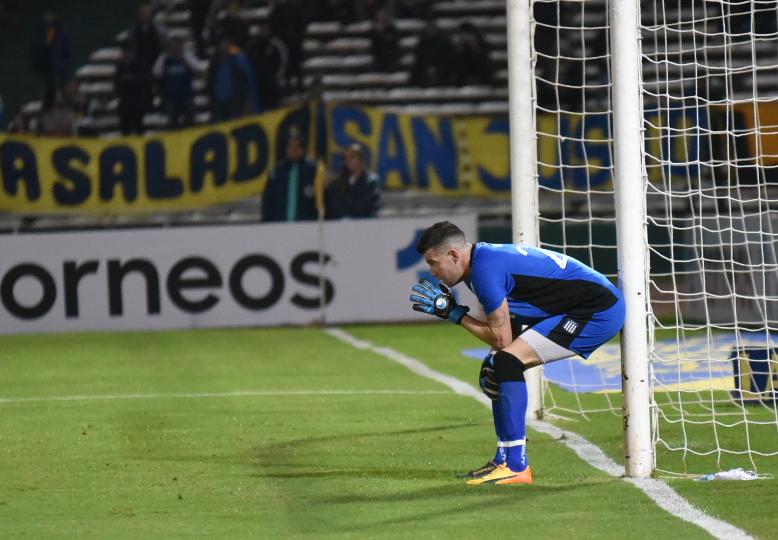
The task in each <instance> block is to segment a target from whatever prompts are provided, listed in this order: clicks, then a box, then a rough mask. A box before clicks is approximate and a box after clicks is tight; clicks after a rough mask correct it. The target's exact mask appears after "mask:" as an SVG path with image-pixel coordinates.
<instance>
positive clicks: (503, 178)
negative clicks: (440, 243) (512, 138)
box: [326, 103, 510, 196]
mask: <svg viewBox="0 0 778 540" xmlns="http://www.w3.org/2000/svg"><path fill="white" fill-rule="evenodd" d="M326 118H327V121H328V122H327V132H328V141H327V143H328V144H327V153H328V156H327V161H328V163H329V165H330V169H331V170H333V171H338V170H340V167H341V166H342V164H343V151H344V150H345V149H346V148H348V146H349V145H351V144H353V143H359V144H362V145H363V146H364V147H365V148H366V150H367V153H368V157H369V163H370V166H371V168H372V169H373V170H375V172H376V173H377V174H378V177H379V178H381V180H382V182H383V186H384V189H387V190H400V189H408V188H410V189H415V190H420V191H429V192H432V193H437V194H442V195H457V196H467V195H479V196H484V195H504V194H505V193H508V192H510V180H509V171H508V163H509V159H508V155H509V154H508V121H507V118H492V117H489V116H471V117H448V116H438V115H411V114H398V113H392V112H387V111H384V110H382V109H378V108H374V107H366V106H361V105H350V104H340V103H336V104H329V105H328V107H327V113H326Z"/></svg>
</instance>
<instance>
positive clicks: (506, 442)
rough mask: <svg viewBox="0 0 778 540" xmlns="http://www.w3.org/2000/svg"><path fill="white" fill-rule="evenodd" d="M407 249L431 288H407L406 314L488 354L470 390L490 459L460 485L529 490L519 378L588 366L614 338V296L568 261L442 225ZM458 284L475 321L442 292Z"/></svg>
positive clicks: (617, 298)
mask: <svg viewBox="0 0 778 540" xmlns="http://www.w3.org/2000/svg"><path fill="white" fill-rule="evenodd" d="M416 249H417V251H418V252H419V253H421V254H422V255H423V256H424V259H425V260H426V262H427V264H429V267H430V271H431V272H432V275H433V276H435V277H436V278H437V279H438V280H440V283H441V284H440V285H439V286H436V285H433V284H432V283H431V282H429V281H426V280H422V281H421V282H420V283H419V284H417V285H414V286H413V291H414V293H413V294H412V295H411V301H412V302H414V304H413V309H415V310H416V311H421V312H424V313H429V314H430V315H437V316H438V317H440V318H442V319H447V320H449V321H451V322H453V323H455V324H459V325H461V326H462V327H464V328H465V329H466V330H467V331H468V332H470V333H471V334H473V335H474V336H475V337H477V338H479V339H480V340H482V341H484V342H485V343H487V344H488V345H490V346H491V351H490V352H489V354H488V355H487V356H486V358H485V359H484V361H483V363H482V365H481V371H480V376H479V383H480V386H481V389H482V390H483V391H484V393H485V394H486V395H487V396H489V398H490V399H491V400H492V416H493V419H494V429H495V431H496V433H497V451H496V453H495V456H494V458H493V459H492V460H491V461H489V462H488V463H486V465H484V466H482V467H480V468H478V469H475V470H473V471H470V472H469V473H466V474H464V475H462V476H463V477H465V478H467V479H468V484H483V483H490V484H529V483H532V471H531V470H530V467H529V464H528V461H527V451H526V437H525V433H526V423H525V420H526V419H525V417H526V413H527V384H526V382H525V380H524V372H525V371H526V370H528V369H530V368H533V367H535V366H538V365H541V364H545V363H548V362H553V361H554V360H559V359H562V358H567V357H570V356H575V355H580V356H582V357H583V358H588V357H589V355H591V354H592V353H593V352H594V350H595V349H597V348H598V347H599V346H600V345H602V344H603V343H605V342H607V341H608V340H610V339H611V338H612V337H613V336H615V335H616V334H617V333H618V332H619V331H620V330H621V327H622V325H623V324H624V299H623V298H622V294H621V292H620V291H619V289H617V288H616V287H615V286H614V285H613V284H612V283H611V282H610V281H609V280H608V279H607V278H606V277H605V276H603V275H602V274H600V273H599V272H596V271H595V270H593V269H591V268H589V267H588V266H586V265H585V264H583V263H581V262H579V261H577V260H575V259H573V258H571V257H568V256H566V255H563V254H561V253H556V252H553V251H548V250H545V249H540V248H536V247H532V246H525V245H521V244H486V243H483V242H479V243H476V244H471V243H469V242H467V239H466V238H465V234H464V233H463V232H462V230H461V229H460V228H459V227H457V226H456V225H454V224H453V223H451V222H448V221H442V222H439V223H435V224H434V225H432V226H431V227H429V228H428V229H427V230H426V231H424V233H423V234H422V236H421V238H420V239H419V242H418V244H417V245H416ZM462 281H464V283H465V285H467V287H468V288H469V289H470V290H471V291H473V293H474V294H475V295H476V297H477V298H478V301H479V302H480V303H481V305H482V306H483V310H484V313H486V320H485V321H481V320H479V319H476V318H475V317H472V316H470V315H468V311H469V308H468V307H466V306H459V305H457V304H456V302H455V300H454V297H453V295H452V294H451V290H450V289H449V288H448V287H453V286H454V285H456V284H457V283H460V282H462Z"/></svg>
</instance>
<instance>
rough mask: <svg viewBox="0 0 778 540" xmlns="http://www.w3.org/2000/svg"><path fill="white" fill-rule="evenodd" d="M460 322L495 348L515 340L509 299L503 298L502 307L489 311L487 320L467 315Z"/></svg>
mask: <svg viewBox="0 0 778 540" xmlns="http://www.w3.org/2000/svg"><path fill="white" fill-rule="evenodd" d="M460 324H461V325H462V326H463V327H464V328H465V329H467V331H468V332H470V333H471V334H473V335H474V336H475V337H477V338H478V339H480V340H481V341H483V342H485V343H486V344H487V345H490V346H492V347H494V348H495V349H502V348H504V347H507V346H508V345H509V344H510V343H511V342H512V341H513V333H512V332H511V316H510V313H509V312H508V300H503V301H502V304H500V307H498V308H497V309H496V310H494V311H493V312H492V313H489V314H488V315H487V316H486V321H485V322H484V321H481V320H478V319H476V318H475V317H471V316H470V315H465V316H464V317H463V318H462V321H461V322H460Z"/></svg>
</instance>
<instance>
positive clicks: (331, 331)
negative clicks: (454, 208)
mask: <svg viewBox="0 0 778 540" xmlns="http://www.w3.org/2000/svg"><path fill="white" fill-rule="evenodd" d="M324 332H325V333H327V334H328V335H330V336H332V337H333V338H335V339H337V340H339V341H341V342H343V343H346V344H348V345H351V346H352V347H355V348H357V349H361V350H369V351H372V352H374V353H376V354H379V355H381V356H383V357H385V358H387V359H389V360H391V361H393V362H396V363H398V364H400V365H403V366H405V367H406V368H408V369H409V370H410V371H411V372H413V373H415V374H416V375H420V376H422V377H425V378H428V379H431V380H433V381H436V382H439V383H441V384H444V385H446V386H448V387H449V388H451V389H452V390H453V391H454V392H456V393H457V394H460V395H464V396H470V397H472V398H473V399H476V400H477V401H479V402H480V403H482V404H483V405H485V406H487V407H489V408H491V401H490V400H489V398H487V397H486V396H485V395H483V394H482V393H481V392H480V391H479V390H477V389H476V388H474V387H473V386H471V385H469V384H467V383H465V382H464V381H461V380H459V379H457V378H456V377H452V376H451V375H446V374H445V373H441V372H439V371H435V370H434V369H432V368H430V367H429V366H427V365H426V364H424V363H423V362H421V361H419V360H417V359H415V358H411V357H410V356H407V355H405V354H403V353H401V352H398V351H395V350H394V349H391V348H389V347H379V346H376V345H374V344H372V343H370V342H369V341H364V340H361V339H358V338H356V337H354V336H352V335H351V334H349V333H347V332H345V331H344V330H342V329H340V328H325V329H324ZM528 425H529V426H530V427H531V428H532V429H535V430H536V431H540V432H541V433H545V434H547V435H550V436H551V437H553V438H555V439H557V440H559V441H560V442H561V443H562V444H564V445H565V446H567V447H569V448H570V449H571V450H572V451H573V452H575V453H576V454H577V455H578V456H579V457H581V459H583V460H585V461H586V462H587V463H589V464H590V465H592V466H593V467H595V468H597V469H599V470H601V471H603V472H605V473H606V474H608V475H610V476H614V477H617V478H619V477H622V475H623V474H624V467H623V466H621V465H619V464H617V463H616V462H615V461H613V460H612V459H611V458H609V457H608V456H607V455H606V454H605V452H603V451H602V450H601V449H600V448H599V447H597V446H595V445H594V444H592V443H590V442H589V441H587V440H586V439H584V438H583V437H581V436H580V435H578V434H577V433H573V432H570V431H566V430H563V429H561V428H559V427H557V426H555V425H553V424H550V423H548V422H544V421H541V420H532V421H528ZM624 480H625V481H627V482H629V483H631V484H632V485H634V486H635V487H637V488H638V489H640V490H641V491H642V492H643V493H645V494H646V495H647V496H648V497H649V498H650V499H651V500H653V501H654V502H655V503H656V505H657V506H659V507H660V508H662V509H663V510H665V511H666V512H668V513H670V514H672V515H673V516H675V517H677V518H679V519H682V520H684V521H687V522H689V523H692V524H694V525H696V526H698V527H700V528H702V529H703V530H705V531H706V532H707V533H708V534H710V535H712V536H713V537H715V538H720V539H722V540H725V539H753V537H752V536H750V535H749V534H748V533H747V532H745V531H743V530H742V529H739V528H738V527H735V526H734V525H732V524H730V523H727V522H725V521H722V520H720V519H717V518H714V517H713V516H709V515H708V514H706V513H705V512H703V511H702V510H700V509H698V508H697V507H695V506H694V505H692V504H691V503H690V502H689V501H687V500H686V499H684V498H683V497H681V496H680V495H679V494H678V493H677V492H675V491H674V490H673V489H672V488H671V487H670V486H668V485H667V484H666V483H664V482H662V481H661V480H656V479H652V478H648V479H646V478H624Z"/></svg>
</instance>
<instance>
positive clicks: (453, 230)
mask: <svg viewBox="0 0 778 540" xmlns="http://www.w3.org/2000/svg"><path fill="white" fill-rule="evenodd" d="M466 241H467V239H466V237H465V233H464V232H463V231H462V229H460V228H459V227H457V226H456V225H454V224H453V223H451V222H450V221H438V222H437V223H434V224H432V226H431V227H429V228H428V229H427V230H426V231H424V232H423V233H422V235H421V238H419V241H418V242H417V243H416V251H418V252H419V253H421V254H422V255H424V253H425V252H426V251H427V250H428V249H436V248H439V247H441V246H443V245H447V244H449V243H459V244H462V243H464V242H466Z"/></svg>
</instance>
